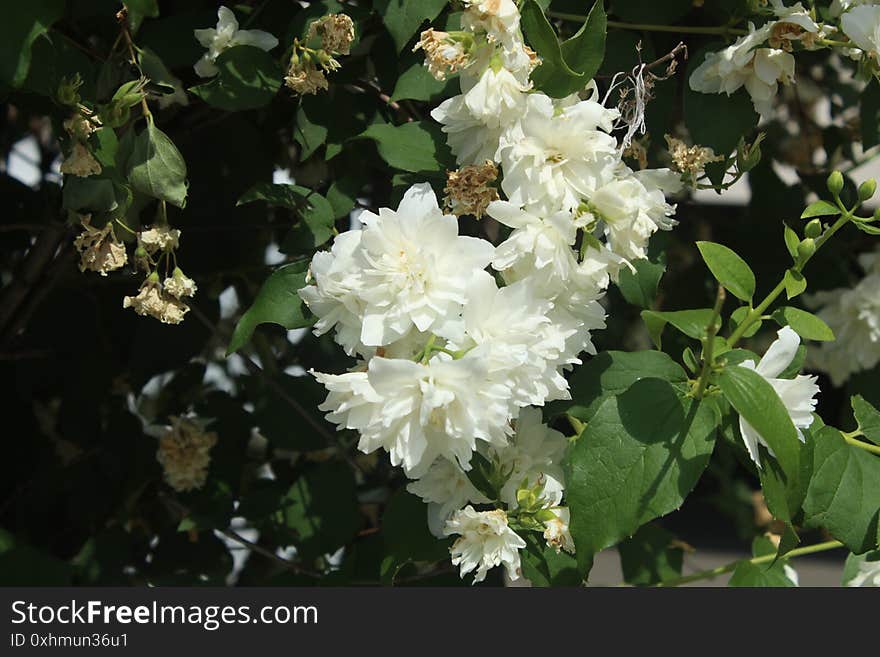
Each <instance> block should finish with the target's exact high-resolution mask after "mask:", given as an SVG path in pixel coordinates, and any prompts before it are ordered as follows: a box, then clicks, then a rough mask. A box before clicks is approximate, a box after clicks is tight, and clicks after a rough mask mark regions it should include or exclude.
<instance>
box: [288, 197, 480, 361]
mask: <svg viewBox="0 0 880 657" xmlns="http://www.w3.org/2000/svg"><path fill="white" fill-rule="evenodd" d="M360 220H361V221H362V222H363V223H364V224H365V228H364V229H363V230H362V231H349V232H346V233H343V234H342V235H339V236H337V237H336V239H335V240H334V244H333V248H332V249H331V251H330V252H329V253H326V252H323V253H317V254H315V256H314V258H313V260H312V265H311V273H312V277H313V278H314V280H315V285H313V286H306V287H305V288H303V289H301V290H300V291H299V295H300V297H302V299H303V300H304V301H305V302H306V304H307V305H308V306H309V308H310V309H311V310H312V312H313V313H315V314H316V315H317V316H318V318H319V319H318V322H317V324H316V325H315V332H316V333H317V334H321V333H325V332H327V331H328V330H330V328H332V327H333V326H336V327H337V336H336V340H337V342H339V343H340V344H341V345H343V346H344V347H345V349H346V351H347V353H349V354H353V353H355V352H357V353H361V354H363V355H367V353H368V352H371V351H373V350H371V349H368V348H369V347H380V346H388V345H390V344H392V343H394V342H396V341H398V340H401V339H404V338H406V337H407V336H408V335H409V334H411V333H412V332H413V330H415V331H417V332H421V331H430V332H433V333H436V334H438V335H442V336H443V337H447V338H452V337H458V336H460V332H461V328H460V327H461V319H460V314H461V306H462V304H463V303H464V301H465V292H466V289H467V285H468V282H469V281H470V280H471V278H472V277H473V275H474V272H476V271H480V270H482V269H484V268H485V267H486V265H488V264H489V262H490V261H491V260H492V255H493V253H494V247H493V246H492V244H490V243H489V242H487V241H485V240H481V239H477V238H474V237H460V236H459V235H458V221H457V219H456V218H455V217H454V216H452V215H444V214H443V213H442V212H441V210H440V208H439V207H438V205H437V198H436V196H434V192H433V191H432V190H431V187H430V185H428V184H420V185H413V186H412V187H411V188H410V189H409V190H407V192H406V193H405V194H404V196H403V199H402V200H401V202H400V205H399V207H398V209H397V210H396V211H394V210H390V209H388V208H381V209H380V210H379V214H378V215H376V214H373V213H372V212H363V213H361V215H360Z"/></svg>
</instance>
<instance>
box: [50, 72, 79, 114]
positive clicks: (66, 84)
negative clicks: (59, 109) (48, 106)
mask: <svg viewBox="0 0 880 657" xmlns="http://www.w3.org/2000/svg"><path fill="white" fill-rule="evenodd" d="M82 83H83V81H82V78H81V77H80V75H79V73H77V74H76V75H74V76H73V77H72V78H67V77H64V78H61V83H60V84H59V85H58V91H57V92H56V96H57V97H58V102H59V103H61V104H62V105H70V106H71V107H73V106H75V105H77V104H78V103H79V101H80V98H79V88H80V87H81V86H82Z"/></svg>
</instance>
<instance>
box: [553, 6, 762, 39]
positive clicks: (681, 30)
mask: <svg viewBox="0 0 880 657" xmlns="http://www.w3.org/2000/svg"><path fill="white" fill-rule="evenodd" d="M546 13H547V15H548V16H552V17H553V18H561V19H562V20H564V21H575V22H578V23H583V22H585V21H586V20H587V17H586V16H584V15H583V14H568V13H565V12H561V11H548V12H546ZM607 24H608V27H616V28H619V29H622V30H637V31H639V32H673V33H676V34H721V35H728V34H735V35H738V36H744V35H746V34H748V33H749V32H748V30H741V29H738V28H732V27H727V26H726V25H718V26H717V27H702V26H689V25H653V24H650V23H625V22H623V21H608V23H607Z"/></svg>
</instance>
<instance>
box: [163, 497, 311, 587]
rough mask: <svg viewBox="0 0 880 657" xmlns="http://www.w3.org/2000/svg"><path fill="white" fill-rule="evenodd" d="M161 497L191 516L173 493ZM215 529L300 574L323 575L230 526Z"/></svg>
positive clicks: (171, 507) (177, 511) (173, 508)
mask: <svg viewBox="0 0 880 657" xmlns="http://www.w3.org/2000/svg"><path fill="white" fill-rule="evenodd" d="M159 499H161V500H162V501H163V502H164V503H165V505H166V506H167V507H168V508H169V510H171V511H172V512H173V513H175V514H176V515H177V516H179V517H180V519H181V520H183V519H184V518H187V517H189V515H190V511H189V509H188V508H187V507H186V506H184V505H183V504H182V503H181V502H179V501H178V500H177V499H175V498H174V497H172V496H171V495H168V494H167V493H164V492H160V493H159ZM215 530H216V531H218V532H220V533H221V534H223V535H224V536H225V537H227V538H229V539H232V540H233V541H235V542H236V543H239V544H241V545H244V546H245V547H247V548H248V549H250V550H253V551H254V552H256V553H257V554H260V555H262V556H264V557H266V558H267V559H271V560H272V561H274V562H275V563H277V564H279V565H281V566H284V568H287V569H288V570H292V571H293V572H295V573H297V574H298V575H305V576H307V577H313V578H315V579H320V578H321V576H322V575H321V574H320V573H317V572H315V571H312V570H309V569H308V568H304V567H303V566H301V565H299V564H298V563H295V562H293V561H290V560H288V559H285V558H284V557H279V556H278V555H277V554H275V553H274V552H272V551H271V550H267V549H266V548H264V547H263V546H262V545H260V544H258V543H254V542H253V541H250V540H248V539H246V538H245V537H244V536H242V535H241V534H239V533H238V532H236V531H234V530H232V529H229V528H226V529H217V528H215Z"/></svg>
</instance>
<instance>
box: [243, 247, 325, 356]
mask: <svg viewBox="0 0 880 657" xmlns="http://www.w3.org/2000/svg"><path fill="white" fill-rule="evenodd" d="M307 269H308V261H301V262H295V263H292V264H289V265H284V266H283V267H279V268H278V269H276V270H275V271H274V272H272V274H271V275H270V276H269V278H267V279H266V281H265V282H264V283H263V286H262V287H261V288H260V291H259V293H258V294H257V298H256V299H254V303H253V305H252V306H251V307H250V308H248V309H247V311H246V312H245V313H244V314H243V315H242V316H241V319H240V320H238V324H236V326H235V331H234V332H233V333H232V338H231V339H230V340H229V346H228V347H227V348H226V355H227V356H228V355H229V354H231V353H234V352H236V351H238V350H239V349H241V348H242V347H243V346H244V345H245V343H247V342H248V340H250V339H251V336H252V335H253V333H254V329H256V328H257V326H259V325H260V324H266V323H270V324H280V325H281V326H283V327H284V328H286V329H295V328H303V327H306V326H311V325H312V324H314V322H315V318H314V316H313V315H312V313H311V312H310V311H309V309H308V308H307V307H306V305H305V304H304V303H303V302H302V299H300V298H299V295H298V294H297V293H296V291H297V290H299V289H300V288H303V287H305V285H306V270H307Z"/></svg>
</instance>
